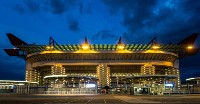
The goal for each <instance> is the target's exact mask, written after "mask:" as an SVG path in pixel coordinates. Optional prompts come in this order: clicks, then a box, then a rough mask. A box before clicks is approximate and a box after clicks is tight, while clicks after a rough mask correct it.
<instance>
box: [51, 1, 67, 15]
mask: <svg viewBox="0 0 200 104" xmlns="http://www.w3.org/2000/svg"><path fill="white" fill-rule="evenodd" d="M50 4H51V7H52V10H53V11H52V12H53V13H55V14H62V13H64V11H65V3H64V1H63V0H50Z"/></svg>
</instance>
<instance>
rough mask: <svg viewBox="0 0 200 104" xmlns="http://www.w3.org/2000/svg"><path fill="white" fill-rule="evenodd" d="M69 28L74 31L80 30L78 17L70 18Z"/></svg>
mask: <svg viewBox="0 0 200 104" xmlns="http://www.w3.org/2000/svg"><path fill="white" fill-rule="evenodd" d="M68 28H69V30H71V31H73V32H78V31H80V27H79V22H78V20H76V19H70V20H69V21H68Z"/></svg>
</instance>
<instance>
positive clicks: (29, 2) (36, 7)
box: [24, 0, 40, 13]
mask: <svg viewBox="0 0 200 104" xmlns="http://www.w3.org/2000/svg"><path fill="white" fill-rule="evenodd" d="M24 3H25V5H26V6H27V7H28V9H29V11H30V12H31V13H35V12H38V11H40V3H39V2H37V1H36V0H25V1H24Z"/></svg>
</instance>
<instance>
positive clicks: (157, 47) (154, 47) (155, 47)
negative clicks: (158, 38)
mask: <svg viewBox="0 0 200 104" xmlns="http://www.w3.org/2000/svg"><path fill="white" fill-rule="evenodd" d="M152 48H153V49H159V48H160V47H159V46H157V45H154V46H153V47H152Z"/></svg>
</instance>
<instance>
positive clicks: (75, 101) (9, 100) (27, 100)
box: [0, 94, 200, 104]
mask: <svg viewBox="0 0 200 104" xmlns="http://www.w3.org/2000/svg"><path fill="white" fill-rule="evenodd" d="M138 103H141V104H149V103H151V104H155V103H159V104H162V103H165V104H200V95H162V96H161V95H139V96H133V95H18V94H0V104H138Z"/></svg>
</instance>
